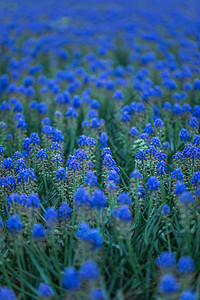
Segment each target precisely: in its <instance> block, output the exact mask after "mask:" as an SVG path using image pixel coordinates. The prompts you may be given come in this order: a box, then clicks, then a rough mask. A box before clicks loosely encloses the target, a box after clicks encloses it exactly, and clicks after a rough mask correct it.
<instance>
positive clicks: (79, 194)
mask: <svg viewBox="0 0 200 300" xmlns="http://www.w3.org/2000/svg"><path fill="white" fill-rule="evenodd" d="M74 203H76V205H78V206H79V205H83V206H85V205H87V204H89V203H90V196H89V195H88V193H87V192H86V190H85V188H84V187H79V188H78V189H77V191H76V193H75V194H74Z"/></svg>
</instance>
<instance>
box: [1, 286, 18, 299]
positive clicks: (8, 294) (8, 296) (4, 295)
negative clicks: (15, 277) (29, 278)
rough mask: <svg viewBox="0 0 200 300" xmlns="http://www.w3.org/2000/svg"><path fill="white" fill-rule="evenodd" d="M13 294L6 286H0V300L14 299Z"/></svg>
mask: <svg viewBox="0 0 200 300" xmlns="http://www.w3.org/2000/svg"><path fill="white" fill-rule="evenodd" d="M15 299H16V298H15V294H14V293H13V291H12V290H11V289H9V288H8V287H7V286H2V287H0V300H15Z"/></svg>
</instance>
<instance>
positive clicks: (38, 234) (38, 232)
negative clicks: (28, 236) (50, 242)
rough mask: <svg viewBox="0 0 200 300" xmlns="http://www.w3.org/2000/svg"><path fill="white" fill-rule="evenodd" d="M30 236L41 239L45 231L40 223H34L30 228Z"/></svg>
mask: <svg viewBox="0 0 200 300" xmlns="http://www.w3.org/2000/svg"><path fill="white" fill-rule="evenodd" d="M32 236H33V237H34V238H37V239H43V238H45V236H46V231H45V229H44V226H43V225H42V224H34V225H33V230H32Z"/></svg>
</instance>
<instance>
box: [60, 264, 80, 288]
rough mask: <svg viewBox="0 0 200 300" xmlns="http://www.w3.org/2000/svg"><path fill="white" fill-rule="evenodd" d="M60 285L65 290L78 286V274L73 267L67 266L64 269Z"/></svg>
mask: <svg viewBox="0 0 200 300" xmlns="http://www.w3.org/2000/svg"><path fill="white" fill-rule="evenodd" d="M62 285H63V287H64V288H65V289H66V290H69V291H74V290H77V289H79V287H80V278H79V274H78V272H77V271H76V269H75V268H73V267H68V268H66V269H65V270H64V275H63V280H62Z"/></svg>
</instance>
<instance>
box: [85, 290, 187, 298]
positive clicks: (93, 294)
mask: <svg viewBox="0 0 200 300" xmlns="http://www.w3.org/2000/svg"><path fill="white" fill-rule="evenodd" d="M90 299H91V300H105V297H104V295H103V292H102V291H101V290H100V289H92V290H91V292H90ZM191 300H193V299H191Z"/></svg>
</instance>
